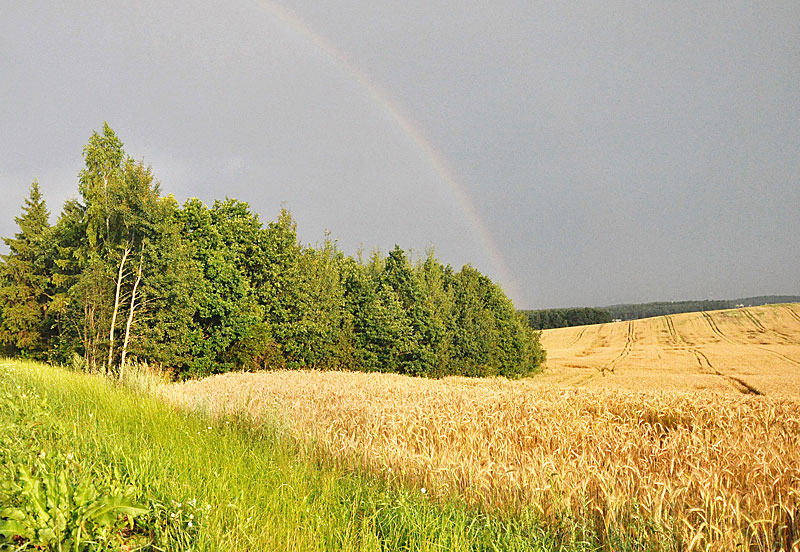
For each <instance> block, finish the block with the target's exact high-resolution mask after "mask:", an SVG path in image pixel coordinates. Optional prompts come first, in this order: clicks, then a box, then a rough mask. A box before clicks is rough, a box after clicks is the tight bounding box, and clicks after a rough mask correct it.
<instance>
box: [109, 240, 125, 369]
mask: <svg viewBox="0 0 800 552" xmlns="http://www.w3.org/2000/svg"><path fill="white" fill-rule="evenodd" d="M130 252H131V249H130V247H126V248H125V251H124V252H123V253H122V260H120V262H119V272H118V273H117V293H116V295H115V296H114V312H113V313H112V314H111V329H110V330H109V332H108V363H107V364H106V375H109V374H111V363H112V362H113V360H114V329H115V327H116V325H117V313H118V312H119V294H120V289H121V288H122V275H123V273H124V269H125V261H126V260H127V259H128V255H129V254H130Z"/></svg>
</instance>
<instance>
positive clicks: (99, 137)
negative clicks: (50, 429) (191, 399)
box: [0, 124, 544, 377]
mask: <svg viewBox="0 0 800 552" xmlns="http://www.w3.org/2000/svg"><path fill="white" fill-rule="evenodd" d="M84 159H85V168H84V169H83V170H82V171H81V172H80V177H79V182H78V191H79V196H78V198H76V199H72V200H69V201H67V203H66V204H65V205H64V208H63V210H62V212H61V214H60V216H59V218H58V220H57V221H56V223H55V225H54V226H51V225H50V223H49V215H48V211H47V207H46V205H45V201H44V198H43V197H42V194H41V192H40V190H39V187H38V184H37V183H35V182H34V184H33V185H32V186H31V190H30V196H29V197H28V199H27V200H26V201H25V204H24V206H23V208H22V214H21V216H19V217H18V218H17V219H16V221H17V223H18V225H19V232H18V233H17V234H16V235H15V236H14V237H13V238H6V239H5V242H6V244H7V245H8V248H9V253H8V254H6V255H3V256H2V261H0V347H2V349H3V350H4V352H5V353H6V354H11V355H17V356H23V357H28V358H35V359H48V360H51V361H56V362H71V363H74V364H79V365H81V366H83V367H85V368H87V369H90V370H93V371H100V372H104V373H107V374H116V375H120V377H121V376H122V375H123V372H124V370H125V367H126V365H128V364H129V363H130V360H131V359H132V358H136V359H138V360H141V361H146V362H149V363H153V364H159V365H162V366H164V367H167V368H170V369H172V370H174V371H175V372H176V374H178V375H180V376H203V375H207V374H211V373H218V372H225V371H230V370H234V369H260V368H273V367H285V368H302V367H312V368H320V369H325V368H343V369H354V370H369V371H391V372H399V373H404V374H413V375H426V376H443V375H448V374H466V375H474V376H486V375H503V376H509V377H517V376H523V375H526V374H530V373H532V372H534V371H536V370H537V369H538V367H539V366H540V365H541V363H542V361H543V358H544V353H543V351H542V349H541V346H540V344H539V339H538V334H537V333H536V332H534V331H533V330H532V329H530V328H529V327H528V325H527V324H525V321H524V318H523V317H522V316H521V315H519V314H517V313H516V311H515V310H514V307H513V305H512V303H511V301H510V300H509V299H508V298H507V297H506V296H505V294H504V293H503V291H502V289H501V288H500V287H498V286H497V285H496V284H494V283H493V282H492V281H491V280H489V279H488V278H487V277H486V276H484V275H482V274H480V273H479V272H478V271H477V270H475V269H474V268H472V267H470V266H465V267H464V268H462V269H461V270H460V271H458V272H456V271H454V270H453V269H452V268H451V267H449V266H444V265H442V264H441V263H440V262H439V261H438V260H436V258H435V257H434V256H433V254H432V253H429V254H428V256H427V258H425V259H424V261H420V262H416V263H412V262H411V261H410V260H409V258H408V256H407V255H406V253H405V252H404V251H403V250H402V249H400V248H399V247H398V246H395V248H394V249H393V250H392V251H390V252H389V254H388V255H387V256H385V257H384V256H382V255H380V253H378V252H375V253H374V254H373V255H372V256H370V257H369V259H367V260H362V259H360V258H359V259H356V258H353V257H350V256H347V255H345V254H343V253H342V252H341V251H340V250H339V249H338V248H337V246H336V243H335V242H333V241H331V240H326V241H325V242H324V243H323V244H321V245H319V246H316V247H311V246H308V245H303V244H301V243H300V241H299V240H298V238H297V232H296V226H295V223H294V221H293V219H292V217H291V215H290V213H289V212H288V211H286V210H282V211H281V213H280V216H279V217H278V220H277V221H274V222H269V223H267V224H263V223H262V222H261V221H260V220H259V217H258V215H257V214H255V213H253V212H251V211H250V208H249V206H248V205H247V203H244V202H242V201H238V200H236V199H225V200H224V201H216V202H214V204H213V205H212V206H211V207H209V206H207V205H205V204H203V203H202V202H201V201H199V200H197V199H189V200H188V201H186V203H185V204H184V205H183V206H181V205H179V204H178V202H177V201H176V200H175V199H174V198H173V197H172V196H171V195H169V196H166V197H165V196H162V195H161V191H160V185H159V183H158V182H157V181H156V180H155V178H154V176H153V174H152V171H151V169H150V168H149V167H146V166H145V165H143V164H142V163H140V162H136V161H134V160H133V159H132V158H131V157H130V156H128V155H127V154H126V153H125V152H124V150H123V147H122V142H121V141H120V140H119V138H118V137H117V136H116V134H115V133H114V132H113V130H112V129H111V128H110V127H109V126H108V125H107V124H106V125H104V128H103V131H102V132H101V133H97V132H96V133H94V134H93V135H92V136H91V138H90V139H89V143H88V144H87V145H86V147H85V148H84Z"/></svg>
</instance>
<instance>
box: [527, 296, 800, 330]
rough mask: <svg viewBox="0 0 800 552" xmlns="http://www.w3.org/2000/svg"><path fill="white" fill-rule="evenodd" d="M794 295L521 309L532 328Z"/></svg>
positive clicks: (799, 299) (761, 301)
mask: <svg viewBox="0 0 800 552" xmlns="http://www.w3.org/2000/svg"><path fill="white" fill-rule="evenodd" d="M797 302H800V296H797V295H760V296H757V297H742V298H739V299H717V300H712V299H705V300H699V301H657V302H652V303H630V304H620V305H610V306H608V307H577V308H567V309H540V310H521V311H520V313H522V314H523V315H524V316H525V319H526V320H527V321H528V324H530V326H531V327H532V328H533V329H535V330H547V329H550V328H565V327H568V326H584V325H588V324H605V323H607V322H612V321H613V320H637V319H639V318H651V317H653V316H664V315H668V314H680V313H684V312H702V311H710V310H722V309H734V308H736V307H755V306H760V305H768V304H775V303H797Z"/></svg>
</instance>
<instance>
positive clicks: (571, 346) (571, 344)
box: [567, 327, 586, 349]
mask: <svg viewBox="0 0 800 552" xmlns="http://www.w3.org/2000/svg"><path fill="white" fill-rule="evenodd" d="M585 333H586V328H585V327H584V328H583V329H582V330H581V331H579V332H578V335H577V336H576V337H575V339H574V340H573V341H572V343H570V344H569V345H567V349H572V348H573V347H574V346H575V345H577V344H578V341H580V340H581V338H582V337H583V334H585Z"/></svg>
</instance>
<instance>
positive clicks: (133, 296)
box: [119, 250, 144, 380]
mask: <svg viewBox="0 0 800 552" xmlns="http://www.w3.org/2000/svg"><path fill="white" fill-rule="evenodd" d="M142 263H144V250H142V252H141V254H140V257H139V268H138V269H137V270H136V281H135V282H134V283H133V291H131V306H130V310H128V321H127V322H126V323H125V340H124V341H123V342H122V358H121V359H120V363H119V379H120V380H122V378H123V375H124V373H125V357H127V356H128V343H129V341H130V336H131V326H132V325H133V313H134V311H135V310H136V290H137V289H138V288H139V282H141V281H142Z"/></svg>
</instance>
